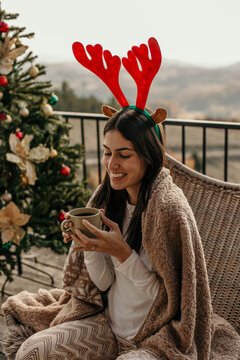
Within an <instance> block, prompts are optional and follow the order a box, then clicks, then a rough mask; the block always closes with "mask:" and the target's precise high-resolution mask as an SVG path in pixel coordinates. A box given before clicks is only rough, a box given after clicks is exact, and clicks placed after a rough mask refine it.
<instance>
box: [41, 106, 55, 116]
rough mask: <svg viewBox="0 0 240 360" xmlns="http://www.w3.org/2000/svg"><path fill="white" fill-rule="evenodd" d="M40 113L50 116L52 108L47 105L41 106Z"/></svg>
mask: <svg viewBox="0 0 240 360" xmlns="http://www.w3.org/2000/svg"><path fill="white" fill-rule="evenodd" d="M42 111H43V113H44V114H45V115H46V116H50V115H52V113H53V108H52V107H51V105H49V104H43V105H42Z"/></svg>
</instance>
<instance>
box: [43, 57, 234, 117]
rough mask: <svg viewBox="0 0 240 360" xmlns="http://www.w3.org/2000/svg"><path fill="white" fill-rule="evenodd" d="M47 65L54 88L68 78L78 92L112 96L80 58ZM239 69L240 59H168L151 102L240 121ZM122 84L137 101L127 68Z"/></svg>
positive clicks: (181, 112) (175, 111) (172, 110)
mask: <svg viewBox="0 0 240 360" xmlns="http://www.w3.org/2000/svg"><path fill="white" fill-rule="evenodd" d="M46 66H47V79H48V80H51V81H52V83H53V86H54V87H55V88H59V87H60V86H61V83H62V82H63V81H67V82H68V83H69V85H70V87H71V88H72V89H73V90H74V92H75V93H76V95H78V96H85V97H88V96H90V95H94V96H96V97H97V98H98V99H100V100H102V101H106V100H107V99H109V98H110V97H111V93H110V91H109V90H108V89H107V87H106V86H105V85H104V84H103V83H102V82H101V80H99V79H98V78H97V77H96V76H95V75H93V74H92V73H90V72H89V71H88V70H86V69H84V68H82V67H81V66H80V65H79V64H78V63H77V62H74V61H73V62H72V63H58V64H46ZM239 73H240V63H237V64H234V65H232V66H228V67H221V68H220V67H219V68H201V67H196V66H191V65H188V64H185V63H178V62H174V61H170V60H166V61H164V62H163V64H162V67H161V70H160V72H159V73H158V75H157V77H156V78H155V79H154V82H153V84H152V87H151V91H150V96H149V99H151V101H149V102H148V106H149V107H151V108H153V109H154V108H156V107H157V106H165V107H166V108H167V109H168V116H169V117H181V118H191V119H194V118H197V119H201V118H215V119H222V120H229V119H231V120H237V121H240V76H239ZM120 84H121V86H122V89H123V91H124V93H125V94H126V96H127V98H128V100H129V102H130V103H134V102H135V97H136V87H135V83H134V81H133V79H132V78H131V77H130V75H128V73H126V71H125V70H122V72H121V74H120ZM123 84H124V86H123ZM63 110H64V109H63ZM79 111H81V109H79Z"/></svg>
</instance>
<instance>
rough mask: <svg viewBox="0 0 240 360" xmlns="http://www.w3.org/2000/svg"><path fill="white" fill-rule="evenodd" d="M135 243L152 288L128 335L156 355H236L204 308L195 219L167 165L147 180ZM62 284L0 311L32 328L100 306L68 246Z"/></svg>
mask: <svg viewBox="0 0 240 360" xmlns="http://www.w3.org/2000/svg"><path fill="white" fill-rule="evenodd" d="M89 204H91V201H90V203H89ZM142 244H143V246H144V248H145V251H146V253H147V255H148V258H149V260H150V262H151V265H152V267H153V268H154V270H155V271H156V273H157V274H158V278H159V283H160V289H159V293H158V295H157V297H156V299H155V301H154V303H153V306H152V308H151V310H150V311H149V313H148V316H147V317H146V319H145V321H144V323H143V324H142V326H141V328H140V329H139V331H138V333H137V334H136V336H135V338H134V340H135V341H137V342H139V345H140V346H141V347H142V348H144V349H146V350H147V351H149V352H151V353H152V354H154V355H155V356H156V358H157V359H159V360H166V359H168V360H210V359H211V360H239V359H240V337H239V335H238V334H237V332H236V331H235V330H234V329H233V327H232V326H231V325H230V324H228V323H227V322H226V321H225V320H224V319H222V318H220V317H218V316H216V315H214V314H213V313H212V306H211V297H210V289H209V285H208V277H207V271H206V265H205V260H204V254H203V249H202V244H201V239H200V236H199V233H198V229H197V226H196V222H195V219H194V216H193V213H192V210H191V208H190V206H189V204H188V202H187V200H186V198H185V196H184V195H183V193H182V191H181V190H180V189H179V188H178V187H177V186H175V185H174V184H173V182H172V178H171V176H170V173H169V171H168V170H167V169H162V171H161V172H160V173H159V175H158V177H157V179H156V180H155V182H154V184H153V188H152V194H151V197H150V200H149V203H148V206H147V209H146V211H145V212H144V213H143V215H142ZM63 282H64V288H65V290H59V289H54V290H51V291H50V292H48V291H46V290H39V292H38V293H37V294H29V293H26V292H22V293H20V294H18V295H16V296H13V297H10V298H9V299H8V300H7V301H6V302H5V304H3V306H2V309H3V312H4V313H6V311H10V312H11V314H13V315H14V317H16V319H18V321H20V322H21V323H24V324H27V325H29V326H31V327H33V328H34V329H35V330H36V331H39V330H42V329H44V328H47V327H49V326H54V325H56V324H59V323H62V322H65V321H71V320H74V319H80V318H82V317H85V316H89V315H91V314H94V313H96V312H98V311H101V310H102V309H103V301H102V295H101V293H100V291H99V290H98V289H97V288H96V286H95V285H94V284H93V283H92V281H91V279H90V277H89V275H88V272H87V269H86V266H85V264H84V258H83V254H81V253H77V252H73V251H72V249H70V252H69V255H68V258H67V261H66V264H65V267H64V277H63ZM126 296H127V294H126Z"/></svg>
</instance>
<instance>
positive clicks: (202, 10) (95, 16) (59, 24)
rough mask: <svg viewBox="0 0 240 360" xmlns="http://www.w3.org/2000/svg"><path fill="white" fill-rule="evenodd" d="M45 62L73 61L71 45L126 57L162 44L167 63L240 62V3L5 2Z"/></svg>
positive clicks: (191, 0) (204, 0) (143, 0)
mask: <svg viewBox="0 0 240 360" xmlns="http://www.w3.org/2000/svg"><path fill="white" fill-rule="evenodd" d="M1 3H2V8H3V9H4V10H7V11H9V12H17V13H19V14H20V16H19V17H18V19H17V20H16V21H11V23H12V24H14V25H17V26H26V27H27V31H28V32H32V31H33V32H35V38H34V39H32V40H31V41H24V43H25V44H26V43H27V44H28V45H29V46H30V48H31V50H33V52H34V54H35V55H38V56H39V60H40V61H44V62H45V61H49V62H50V61H51V62H56V61H57V62H61V61H69V60H70V61H71V60H72V61H74V58H73V55H72V50H71V45H72V43H73V42H74V41H80V42H82V43H84V44H85V45H86V44H88V43H90V44H96V43H101V44H102V45H103V47H104V48H105V49H108V50H110V51H111V52H112V54H118V55H121V56H124V55H125V54H126V53H127V51H128V50H129V49H130V48H131V46H132V45H139V44H141V43H143V42H145V43H146V42H147V40H148V38H149V37H151V36H154V37H156V38H157V39H158V41H159V43H160V47H161V50H162V53H163V58H167V59H174V60H181V61H185V62H188V63H192V64H196V65H204V66H224V65H231V64H233V63H236V62H240V0H165V1H163V0H119V1H115V0H68V1H66V0H2V1H1Z"/></svg>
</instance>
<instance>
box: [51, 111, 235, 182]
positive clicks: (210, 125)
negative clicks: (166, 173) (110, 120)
mask: <svg viewBox="0 0 240 360" xmlns="http://www.w3.org/2000/svg"><path fill="white" fill-rule="evenodd" d="M55 114H58V115H61V116H62V117H63V118H64V119H65V121H66V122H69V120H70V119H71V122H75V121H78V122H80V138H79V142H80V143H81V144H83V145H84V146H85V145H86V131H87V130H86V128H85V122H86V121H89V120H91V121H92V122H94V123H95V125H96V131H95V135H96V145H97V151H96V157H97V159H96V161H97V168H98V181H99V183H100V182H101V180H102V175H101V145H100V144H101V141H100V140H101V137H102V133H100V123H101V122H105V121H106V120H107V117H106V116H104V115H101V114H92V113H76V112H65V111H56V112H55ZM163 126H164V129H165V133H166V135H167V130H168V129H170V127H173V126H175V127H176V126H177V127H178V129H179V130H178V131H179V138H180V139H181V143H180V146H178V148H179V150H180V152H181V158H182V159H181V161H182V162H183V164H185V163H186V152H187V144H186V129H187V128H199V129H200V131H201V133H202V141H201V149H200V150H201V151H200V152H201V162H202V166H201V169H198V170H199V171H201V172H202V173H203V174H206V165H207V149H208V141H207V131H208V129H221V131H222V132H223V134H224V141H223V145H222V150H223V154H224V156H223V179H224V181H228V167H229V131H230V130H238V131H240V122H239V123H238V122H223V121H206V120H183V119H167V120H165V121H164V122H163ZM238 134H239V137H238V139H239V141H238V140H237V141H235V144H234V148H235V153H236V156H237V158H238V162H239V163H240V132H238ZM168 142H169V141H168V136H166V147H167V149H168ZM173 148H174V147H173ZM191 148H192V149H193V150H192V151H194V145H192V146H191ZM177 151H178V150H177ZM198 151H199V146H198ZM86 160H87V159H84V160H83V164H82V167H83V169H82V170H83V178H84V179H86V178H87V161H86ZM238 181H239V182H240V176H239V180H238Z"/></svg>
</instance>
